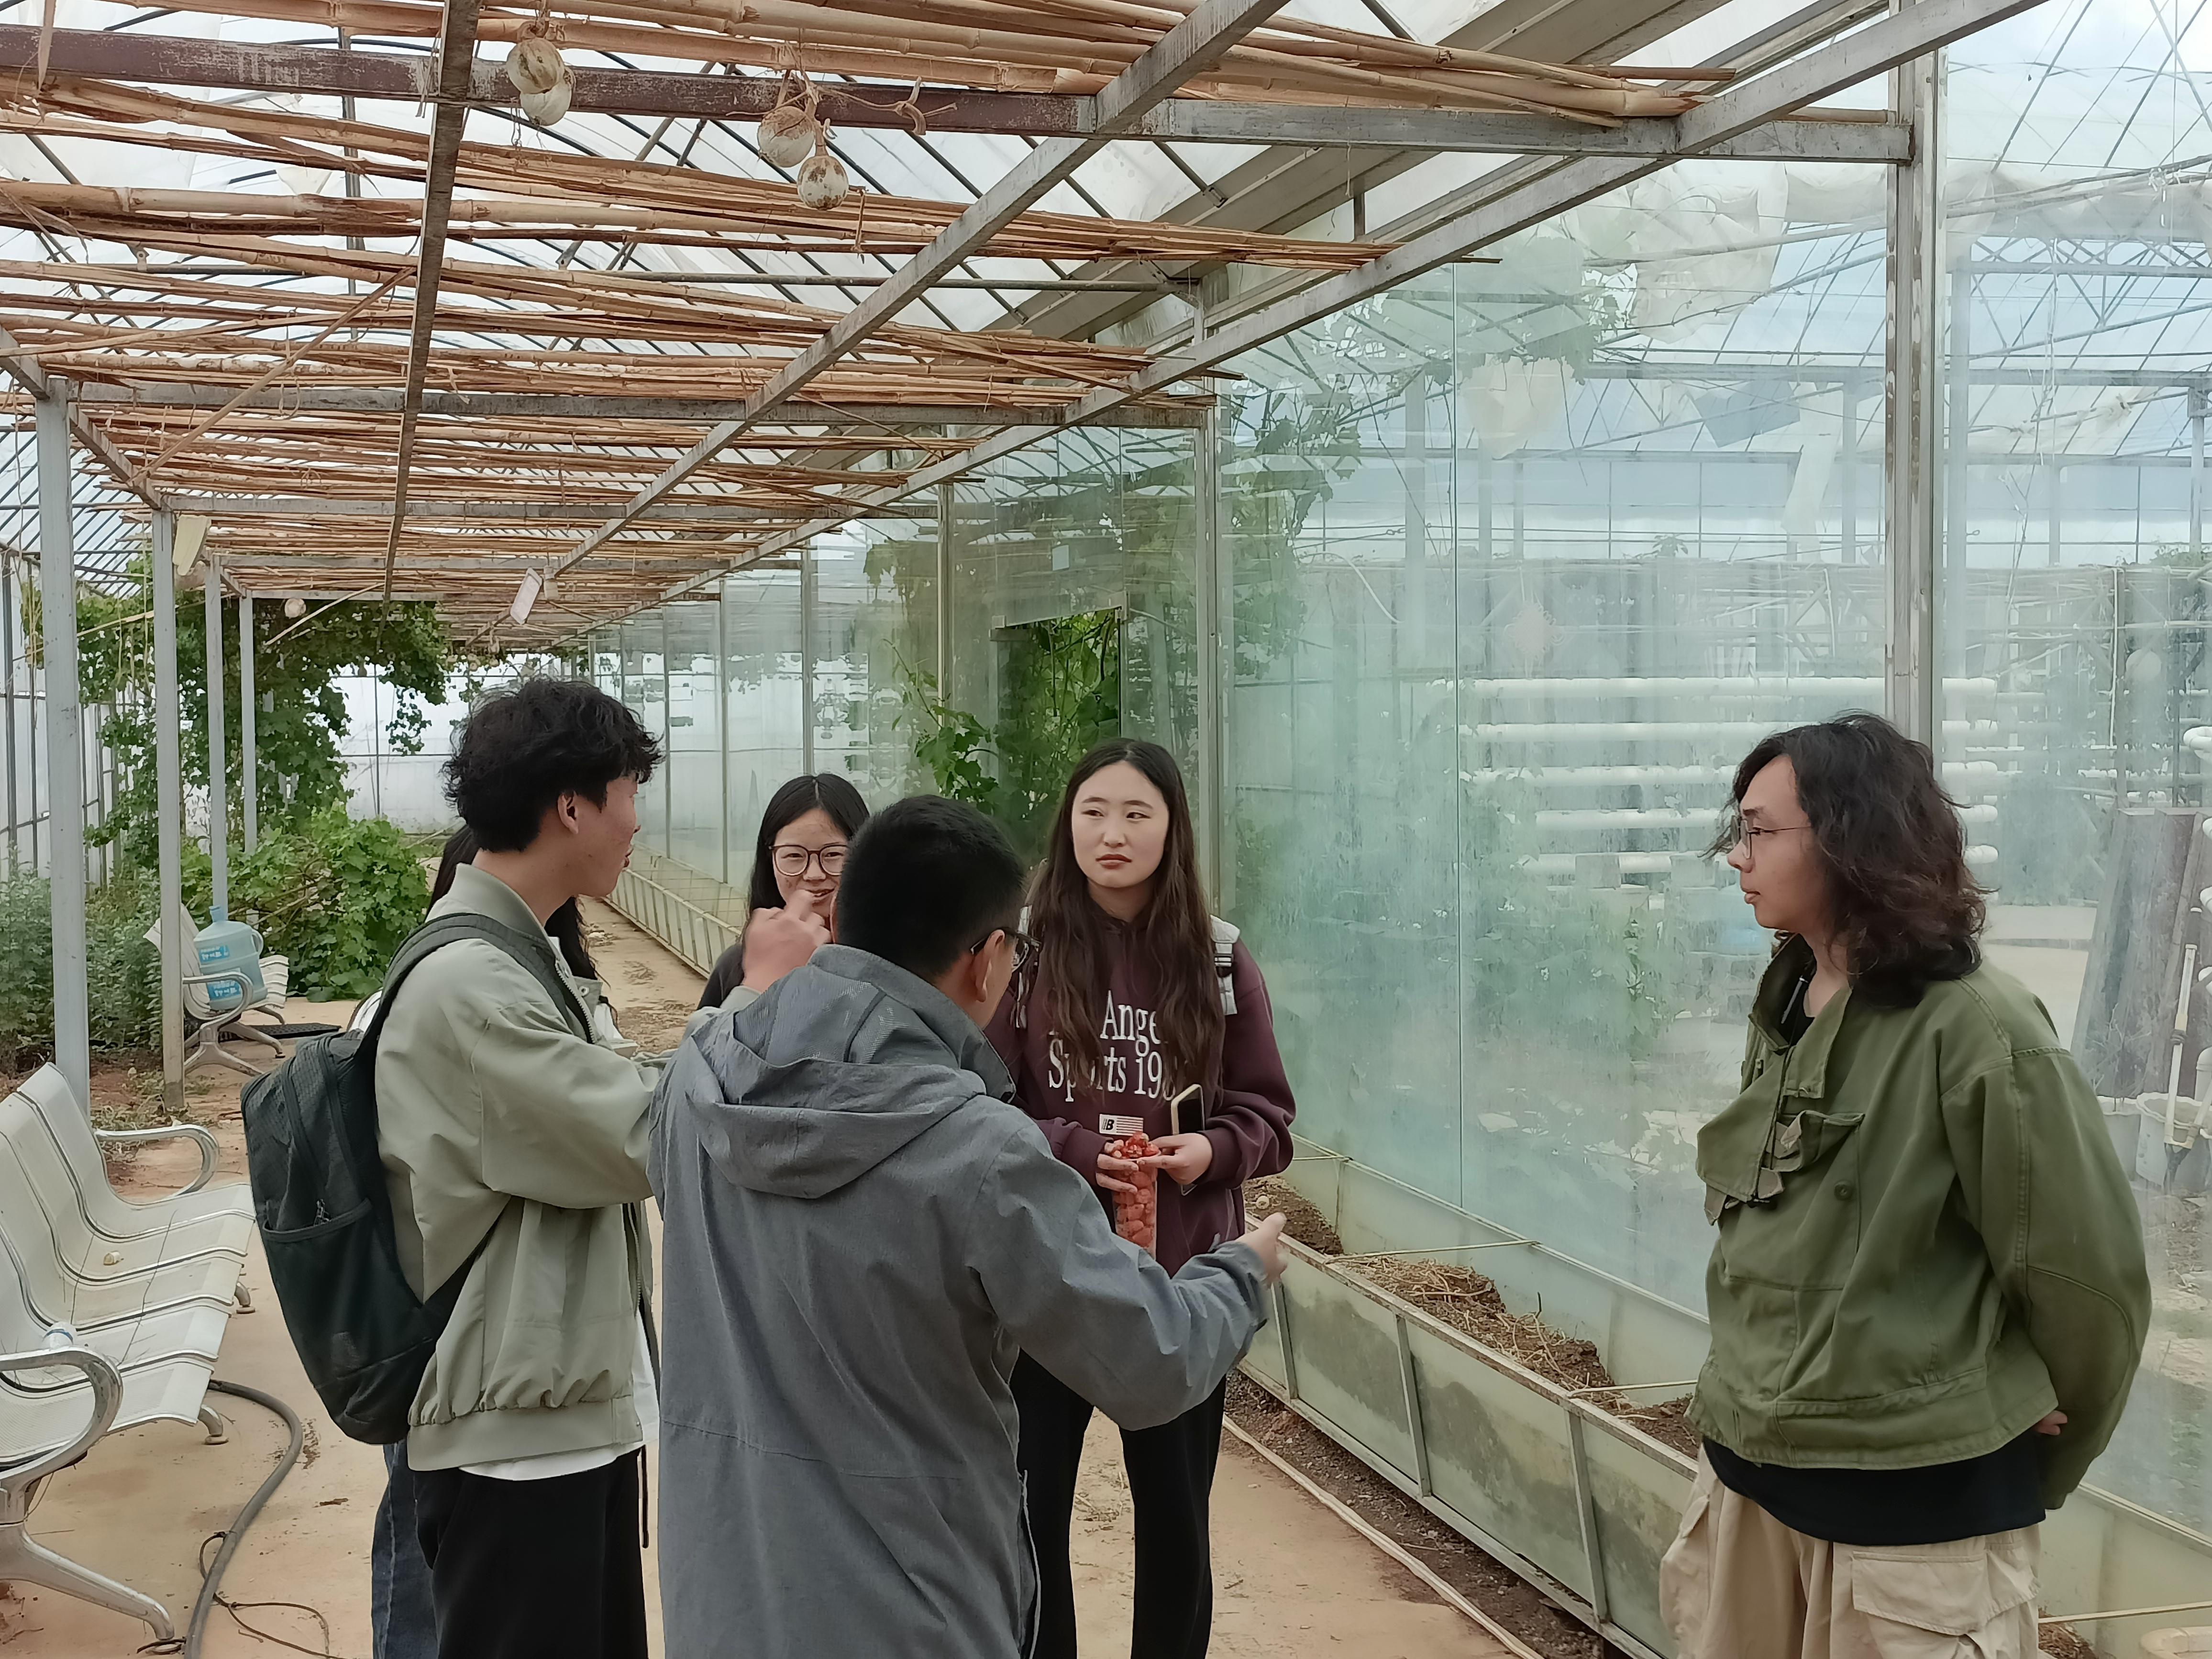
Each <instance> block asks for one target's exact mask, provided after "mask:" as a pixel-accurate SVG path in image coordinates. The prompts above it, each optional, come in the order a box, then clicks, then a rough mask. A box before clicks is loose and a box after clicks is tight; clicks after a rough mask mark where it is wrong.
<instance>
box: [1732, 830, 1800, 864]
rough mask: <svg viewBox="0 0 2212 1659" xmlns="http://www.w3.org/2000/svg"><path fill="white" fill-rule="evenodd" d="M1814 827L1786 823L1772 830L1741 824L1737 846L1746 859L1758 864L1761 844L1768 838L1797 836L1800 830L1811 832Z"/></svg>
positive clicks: (1737, 832)
mask: <svg viewBox="0 0 2212 1659" xmlns="http://www.w3.org/2000/svg"><path fill="white" fill-rule="evenodd" d="M1812 827H1813V826H1812V825H1811V824H1809V823H1784V824H1778V825H1775V826H1773V827H1771V828H1755V827H1753V825H1750V824H1745V823H1740V824H1738V825H1737V826H1736V830H1735V845H1736V846H1738V847H1741V848H1743V850H1744V856H1745V857H1747V858H1748V859H1750V860H1752V861H1753V863H1756V862H1758V860H1759V842H1761V841H1763V840H1765V838H1766V837H1767V836H1790V835H1795V834H1796V832H1797V831H1798V830H1800V829H1811V828H1812Z"/></svg>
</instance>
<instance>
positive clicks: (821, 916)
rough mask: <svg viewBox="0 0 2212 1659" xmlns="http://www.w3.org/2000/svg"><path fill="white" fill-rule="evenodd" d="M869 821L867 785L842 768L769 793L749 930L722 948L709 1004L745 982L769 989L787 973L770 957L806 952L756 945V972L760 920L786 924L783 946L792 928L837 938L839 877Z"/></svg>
mask: <svg viewBox="0 0 2212 1659" xmlns="http://www.w3.org/2000/svg"><path fill="white" fill-rule="evenodd" d="M867 821H868V805H867V803H866V801H864V800H862V799H860V791H859V790H857V789H855V788H854V787H853V786H852V785H851V784H850V783H848V782H847V781H845V780H844V779H843V778H841V777H839V776H838V775H836V773H835V772H817V773H814V774H812V775H808V776H801V777H796V778H793V779H792V780H791V781H790V782H788V783H787V784H785V785H784V786H783V787H781V789H778V790H777V791H776V792H775V794H773V795H771V796H770V797H769V803H768V811H765V812H763V813H762V814H761V822H760V836H759V837H758V839H757V840H756V841H755V842H754V844H753V873H752V889H751V891H750V894H749V895H748V896H747V897H748V908H747V912H746V921H745V935H744V938H740V939H738V942H737V943H736V944H735V945H732V946H731V947H730V948H729V949H728V950H726V951H723V952H722V956H721V960H720V961H719V962H717V963H715V964H714V972H713V973H712V974H709V975H708V976H707V988H706V991H705V992H704V993H703V994H702V995H701V997H700V999H699V1006H701V1007H702V1008H719V1007H720V1006H722V1004H723V1002H724V1001H725V1000H727V998H728V997H729V994H730V993H731V992H732V991H734V990H736V989H737V988H738V987H739V986H740V985H744V986H747V987H750V989H752V990H756V991H764V990H766V989H767V988H768V987H769V986H770V985H772V984H774V983H775V980H776V978H777V977H780V976H781V975H780V974H770V973H769V972H768V971H767V969H768V967H769V965H770V964H772V963H776V964H780V963H785V962H787V961H789V960H790V959H791V957H792V956H793V954H794V953H796V954H797V955H798V956H799V959H800V960H804V959H805V952H804V951H799V950H798V949H797V946H795V945H794V946H793V947H792V948H788V949H777V950H775V951H766V950H756V951H754V953H753V954H754V957H755V972H754V974H753V976H752V977H751V978H750V979H748V978H747V977H746V974H745V943H746V939H753V938H755V933H754V930H755V929H756V928H762V929H776V930H778V933H777V939H776V943H777V944H778V945H779V946H781V945H786V944H787V941H786V940H785V939H784V937H783V936H784V935H787V934H789V935H793V937H794V938H796V939H797V940H798V944H799V945H805V943H806V941H807V940H808V939H812V940H813V942H814V943H817V944H835V943H836V939H837V883H838V881H839V879H840V878H842V876H843V875H844V873H845V848H846V846H847V845H848V843H849V842H851V841H852V839H853V837H854V836H856V835H858V834H860V826H861V825H862V824H864V823H866V822H867Z"/></svg>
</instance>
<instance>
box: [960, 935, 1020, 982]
mask: <svg viewBox="0 0 2212 1659" xmlns="http://www.w3.org/2000/svg"><path fill="white" fill-rule="evenodd" d="M1000 933H1004V934H1005V935H1006V943H1007V944H1009V945H1012V946H1013V947H1014V972H1015V973H1017V974H1019V973H1020V972H1021V971H1022V970H1023V969H1024V968H1027V967H1028V966H1029V965H1030V963H1032V962H1034V961H1036V948H1037V942H1036V940H1035V939H1031V938H1030V936H1029V935H1028V934H1027V933H1023V932H1022V931H1021V929H1019V928H1018V927H994V928H993V929H992V930H991V931H990V933H986V934H984V935H983V937H982V938H981V939H977V940H976V941H975V943H974V944H973V945H969V947H968V952H967V953H968V954H969V956H971V957H972V956H974V955H975V952H976V951H980V950H981V949H982V948H983V947H984V946H985V945H988V944H989V943H990V942H991V940H992V939H993V938H994V936H995V935H997V934H1000Z"/></svg>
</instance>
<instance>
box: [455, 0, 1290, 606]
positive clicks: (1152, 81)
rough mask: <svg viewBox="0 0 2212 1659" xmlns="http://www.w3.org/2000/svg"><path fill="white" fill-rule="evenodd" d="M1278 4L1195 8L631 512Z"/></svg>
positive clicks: (599, 540) (1230, 2)
mask: <svg viewBox="0 0 2212 1659" xmlns="http://www.w3.org/2000/svg"><path fill="white" fill-rule="evenodd" d="M455 3H459V0H455ZM1284 3H1285V0H1200V5H1199V7H1198V9H1196V10H1194V11H1193V12H1192V13H1190V15H1188V16H1187V17H1185V18H1184V19H1183V20H1182V21H1181V22H1180V23H1177V24H1176V26H1175V27H1173V28H1171V29H1170V30H1169V31H1168V32H1167V33H1165V34H1164V35H1163V36H1161V37H1160V39H1159V40H1158V41H1156V42H1155V43H1154V44H1153V45H1152V46H1150V47H1148V48H1146V51H1145V53H1144V55H1143V56H1142V57H1140V58H1138V59H1137V61H1136V62H1135V63H1133V64H1130V65H1129V67H1128V68H1127V69H1126V70H1122V71H1121V74H1119V75H1117V76H1115V77H1114V79H1113V80H1111V81H1109V82H1107V84H1106V87H1105V88H1104V90H1103V91H1101V92H1100V93H1098V94H1097V95H1096V97H1094V98H1093V99H1092V100H1091V103H1092V106H1093V127H1094V131H1092V133H1091V134H1090V135H1089V136H1086V137H1079V138H1052V139H1048V140H1047V141H1046V142H1044V143H1041V144H1039V145H1038V146H1037V147H1036V149H1032V150H1031V151H1030V153H1029V154H1028V155H1025V156H1024V157H1023V158H1022V159H1021V161H1018V163H1016V164H1015V166H1014V168H1013V170H1012V172H1010V173H1007V174H1006V176H1005V177H1004V178H1002V179H1000V180H999V181H998V182H997V183H996V184H994V185H992V186H991V187H990V189H988V190H987V191H984V192H983V194H982V195H981V196H980V197H977V198H976V199H975V202H974V203H972V204H970V205H969V208H968V209H967V210H966V211H965V212H963V213H962V214H961V216H959V217H958V218H957V219H955V220H954V221H953V222H951V224H950V225H947V226H946V227H945V229H944V230H942V231H941V232H939V234H938V236H937V238H936V240H933V241H932V242H931V243H930V244H929V246H927V247H925V248H924V249H922V250H921V252H919V253H917V254H915V256H914V258H911V259H908V261H907V262H906V263H905V264H902V265H901V266H900V267H899V268H898V270H897V273H896V275H895V276H892V277H891V279H890V281H889V282H887V283H884V284H883V285H882V286H880V287H878V289H875V290H874V292H872V293H871V294H870V295H868V296H867V297H866V299H864V300H862V301H860V303H859V304H858V305H856V306H854V307H853V309H852V310H850V311H848V312H847V313H845V314H844V316H842V317H841V318H839V319H837V321H836V323H834V324H833V325H830V327H829V330H828V331H827V332H825V333H823V335H822V336H821V337H819V338H817V340H816V341H815V342H814V343H812V344H811V345H810V346H808V347H807V348H806V349H805V350H804V351H802V352H800V353H799V356H796V357H794V358H793V359H792V360H791V361H790V362H788V363H787V364H785V365H784V367H783V368H781V369H779V370H778V371H777V372H776V373H775V375H774V376H773V377H772V378H771V379H770V380H769V382H768V384H767V385H766V386H763V387H762V388H761V389H760V390H759V391H758V392H755V393H754V394H753V395H752V396H751V397H750V398H747V399H746V407H745V412H744V415H742V416H738V418H736V419H734V420H731V421H726V422H722V423H721V424H720V425H718V426H716V427H715V428H714V430H712V431H711V432H709V433H708V435H706V436H705V437H704V438H702V439H701V440H700V441H699V442H698V443H697V444H696V445H694V446H693V447H691V448H690V450H689V451H688V452H686V453H685V454H684V456H683V457H682V458H681V459H678V461H677V462H676V463H675V464H674V465H671V466H670V467H669V468H668V470H667V471H665V472H663V473H662V474H661V475H660V476H659V477H658V478H655V479H654V480H653V482H652V483H649V484H647V486H646V487H645V488H644V489H641V490H640V491H639V492H638V495H637V498H636V501H635V505H636V506H637V507H640V508H642V507H649V506H650V505H652V503H653V501H655V500H656V499H658V498H659V496H661V495H665V494H666V493H667V492H668V491H669V490H671V489H675V488H676V487H677V486H678V484H680V483H683V482H684V479H685V478H687V477H690V475H691V474H692V473H693V472H695V471H697V470H698V469H699V468H700V467H701V466H703V465H706V463H707V462H708V461H709V460H711V459H714V455H715V454H716V453H718V452H719V451H720V450H721V449H722V448H723V447H725V446H726V445H727V444H728V443H729V442H730V441H731V440H732V439H734V438H735V437H737V436H738V435H739V434H740V433H742V432H744V430H745V428H747V427H749V426H750V425H751V424H752V423H753V422H755V421H756V420H757V419H759V418H760V416H763V415H764V414H766V413H768V412H769V411H770V410H774V409H775V407H776V406H777V405H778V404H781V403H784V402H785V401H787V399H789V398H793V397H794V396H796V395H797V393H798V392H799V391H800V390H801V388H803V387H804V386H806V385H807V383H808V382H809V381H811V380H813V379H814V378H815V377H816V376H817V375H818V374H821V373H822V372H823V370H824V369H827V368H829V367H830V366H831V365H833V364H834V363H836V362H837V361H838V360H839V359H840V358H842V357H843V356H846V355H847V354H848V353H850V352H851V351H853V350H854V349H856V348H857V347H859V346H860V345H861V344H862V343H865V342H866V339H867V337H868V336H869V335H871V334H872V333H873V332H875V331H876V330H877V329H878V328H880V327H882V326H884V325H885V324H887V323H889V322H890V320H891V319H893V318H895V317H896V316H897V315H898V314H899V313H900V312H902V311H903V310H904V309H905V308H906V307H907V306H908V303H909V302H911V301H914V300H915V299H916V298H918V297H919V296H921V295H923V294H925V293H927V291H928V289H929V285H930V284H931V283H933V282H935V281H936V280H937V279H938V278H939V276H945V275H948V274H949V273H950V272H951V271H953V270H957V268H958V267H959V265H960V264H961V263H962V262H963V260H965V259H967V258H969V257H970V256H971V255H973V254H975V252H979V251H981V249H983V248H985V247H987V246H989V245H990V242H991V239H992V238H993V237H994V236H996V235H997V234H999V233H1000V231H1002V230H1004V229H1005V228H1006V226H1008V225H1009V224H1011V223H1012V222H1013V221H1014V219H1015V218H1016V217H1017V216H1019V215H1020V214H1022V213H1024V212H1025V211H1026V210H1028V209H1029V208H1030V207H1031V206H1033V205H1034V204H1036V202H1038V201H1039V200H1040V199H1042V197H1044V196H1045V195H1046V194H1047V192H1048V191H1051V189H1052V188H1053V187H1054V185H1058V184H1059V183H1060V182H1061V180H1063V179H1066V178H1067V177H1068V175H1069V174H1071V173H1073V172H1074V171H1075V169H1076V168H1077V167H1080V166H1081V165H1082V164H1083V163H1084V162H1085V161H1088V160H1089V159H1090V158H1091V156H1093V155H1096V154H1097V152H1098V151H1099V149H1102V148H1103V146H1104V145H1105V143H1107V142H1108V137H1107V136H1108V135H1110V134H1112V133H1115V132H1117V131H1122V130H1124V129H1126V128H1127V126H1128V125H1129V124H1130V123H1131V122H1133V121H1134V120H1135V119H1136V118H1138V117H1139V116H1141V115H1142V114H1144V112H1146V110H1148V109H1150V108H1152V106H1154V105H1155V104H1157V103H1158V102H1159V101H1160V100H1162V99H1164V98H1167V97H1169V96H1170V95H1172V94H1173V93H1174V92H1175V89H1176V88H1177V87H1179V86H1181V85H1182V83H1183V82H1185V81H1187V80H1188V79H1189V78H1190V77H1191V76H1194V75H1202V74H1204V73H1205V72H1206V70H1208V69H1209V68H1211V67H1212V65H1213V64H1215V63H1216V62H1218V60H1219V58H1220V57H1221V55H1222V54H1223V53H1224V52H1227V51H1228V50H1229V48H1230V47H1231V46H1233V45H1235V44H1236V42H1237V40H1240V39H1241V38H1243V36H1244V35H1245V34H1246V33H1249V32H1250V31H1251V30H1252V29H1253V28H1254V27H1256V26H1258V25H1259V24H1261V23H1262V22H1264V21H1266V20H1267V18H1268V17H1270V16H1272V15H1273V14H1274V13H1275V12H1277V11H1279V10H1280V9H1282V7H1283V5H1284ZM622 524H623V520H621V519H615V520H610V521H609V522H608V523H607V524H606V525H605V526H602V527H601V528H600V529H599V530H597V531H594V532H592V534H591V535H589V536H587V537H586V538H584V539H583V540H582V541H581V542H580V543H579V544H577V546H576V550H575V551H574V552H573V553H571V554H570V555H569V556H568V557H567V558H566V559H564V560H562V562H561V565H560V567H559V568H561V569H562V570H567V569H568V568H572V567H573V566H574V565H576V564H578V563H580V562H582V561H583V560H585V559H586V558H589V557H590V556H591V555H592V552H593V551H594V550H596V549H597V548H599V546H600V545H602V544H604V543H605V541H606V540H607V538H609V537H611V536H612V535H614V534H615V533H617V532H618V531H619V530H620V529H621V527H622Z"/></svg>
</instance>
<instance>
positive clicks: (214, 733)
mask: <svg viewBox="0 0 2212 1659" xmlns="http://www.w3.org/2000/svg"><path fill="white" fill-rule="evenodd" d="M204 580H205V581H206V584H207V589H206V599H207V605H206V610H207V753H208V862H209V863H210V865H211V866H213V870H212V872H211V874H212V886H213V888H214V890H215V900H214V902H213V903H212V904H210V906H209V909H210V912H211V913H212V919H213V920H214V921H229V920H230V816H229V812H228V808H227V806H226V804H225V801H224V795H225V793H226V790H227V787H228V782H229V779H228V761H229V756H228V752H227V751H228V740H227V739H226V738H225V737H224V735H223V729H222V716H223V689H222V560H220V559H218V558H216V556H214V555H213V554H210V555H209V556H208V560H207V563H206V566H205V567H204Z"/></svg>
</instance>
